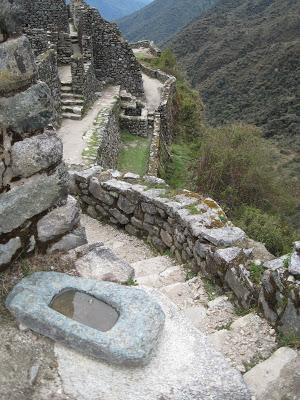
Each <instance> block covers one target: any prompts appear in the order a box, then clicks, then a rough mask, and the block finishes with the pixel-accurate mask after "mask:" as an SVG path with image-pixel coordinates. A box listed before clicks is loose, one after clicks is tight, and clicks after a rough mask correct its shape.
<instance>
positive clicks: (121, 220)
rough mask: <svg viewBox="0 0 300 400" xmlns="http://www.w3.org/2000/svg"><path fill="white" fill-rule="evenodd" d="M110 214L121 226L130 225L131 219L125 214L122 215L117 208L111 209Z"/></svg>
mask: <svg viewBox="0 0 300 400" xmlns="http://www.w3.org/2000/svg"><path fill="white" fill-rule="evenodd" d="M109 212H110V213H111V215H112V216H113V217H114V218H115V219H116V220H117V221H118V223H119V224H121V225H126V224H128V223H129V219H128V218H127V217H126V216H125V215H124V214H122V213H121V212H120V211H119V210H118V209H117V208H111V209H110V210H109Z"/></svg>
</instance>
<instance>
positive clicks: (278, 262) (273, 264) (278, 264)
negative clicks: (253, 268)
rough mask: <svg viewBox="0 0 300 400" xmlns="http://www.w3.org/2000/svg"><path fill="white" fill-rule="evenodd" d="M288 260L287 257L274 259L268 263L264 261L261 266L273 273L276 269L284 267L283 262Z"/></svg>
mask: <svg viewBox="0 0 300 400" xmlns="http://www.w3.org/2000/svg"><path fill="white" fill-rule="evenodd" d="M288 258H289V256H288V255H285V256H282V257H279V258H275V259H274V260H270V261H266V262H265V263H264V264H263V266H264V267H265V268H266V269H270V270H273V271H275V270H276V269H280V268H283V267H284V263H285V261H286V260H287V259H288Z"/></svg>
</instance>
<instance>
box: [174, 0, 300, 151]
mask: <svg viewBox="0 0 300 400" xmlns="http://www.w3.org/2000/svg"><path fill="white" fill-rule="evenodd" d="M299 21H300V0H224V1H223V2H222V3H220V4H219V5H218V6H216V7H215V8H214V9H212V10H211V11H210V12H208V13H207V14H206V15H204V16H203V17H202V18H198V19H197V20H195V21H194V22H193V23H191V24H190V25H188V26H187V27H185V29H183V30H182V31H181V32H180V33H179V34H177V35H176V36H175V37H174V38H173V39H172V40H171V41H170V42H168V43H167V46H169V47H171V48H172V49H173V51H174V52H175V54H176V56H177V58H178V60H179V62H180V64H181V65H182V66H183V67H184V69H185V70H186V72H187V75H188V77H189V79H190V81H191V82H192V84H193V86H195V87H197V88H198V89H199V90H200V92H201V94H202V97H203V99H204V102H205V104H206V106H207V110H206V111H207V116H208V118H209V119H210V121H211V122H213V123H218V124H219V123H224V122H228V121H232V120H243V121H247V122H253V123H256V124H258V125H259V126H262V127H263V129H264V132H265V134H266V136H274V135H276V136H277V137H278V136H281V137H284V140H285V142H286V143H289V144H291V143H292V144H293V146H294V145H297V148H298V149H299V150H300V104H299V98H300V96H299V94H300V92H299V91H300V22H299Z"/></svg>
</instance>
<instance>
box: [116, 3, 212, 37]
mask: <svg viewBox="0 0 300 400" xmlns="http://www.w3.org/2000/svg"><path fill="white" fill-rule="evenodd" d="M218 1H219V0H154V1H153V2H152V3H150V4H148V5H147V6H146V7H144V8H142V9H141V10H138V11H136V12H135V13H133V14H131V15H129V16H127V17H124V18H122V19H120V20H118V21H117V23H118V25H119V27H120V29H121V31H122V33H123V34H124V35H125V36H126V38H127V39H128V40H129V41H138V40H143V39H149V40H153V41H154V42H155V43H157V44H162V43H163V42H165V41H167V40H168V39H169V38H170V37H171V36H172V35H174V34H175V33H177V32H178V31H179V30H180V29H181V28H183V27H184V26H185V25H186V24H188V23H189V22H191V21H192V20H193V19H194V18H196V17H197V16H198V15H200V14H202V13H203V12H205V11H206V10H208V9H209V8H211V7H213V6H214V5H215V4H216V3H217V2H218Z"/></svg>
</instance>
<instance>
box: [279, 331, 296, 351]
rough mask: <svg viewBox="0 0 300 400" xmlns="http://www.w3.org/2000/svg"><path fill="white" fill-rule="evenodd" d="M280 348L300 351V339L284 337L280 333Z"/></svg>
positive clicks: (292, 336)
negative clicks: (291, 348)
mask: <svg viewBox="0 0 300 400" xmlns="http://www.w3.org/2000/svg"><path fill="white" fill-rule="evenodd" d="M278 344H279V347H293V348H295V349H297V350H300V337H299V336H296V335H284V334H283V333H280V334H279V335H278Z"/></svg>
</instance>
